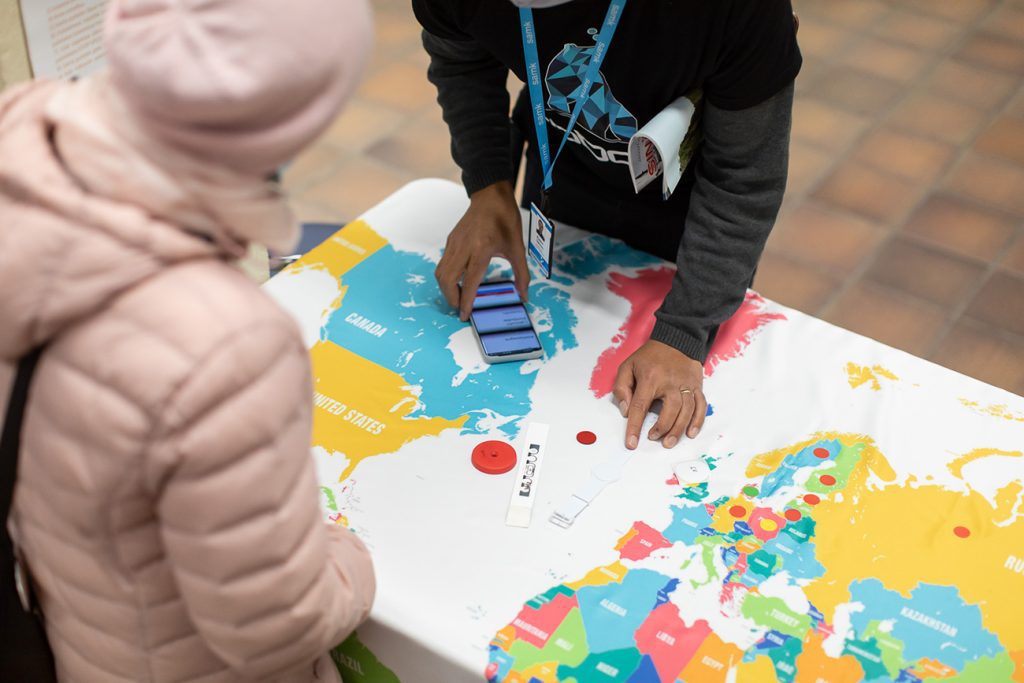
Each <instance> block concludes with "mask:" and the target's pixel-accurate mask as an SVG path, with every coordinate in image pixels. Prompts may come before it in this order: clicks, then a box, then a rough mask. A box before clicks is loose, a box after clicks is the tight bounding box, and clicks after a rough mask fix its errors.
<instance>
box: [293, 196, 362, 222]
mask: <svg viewBox="0 0 1024 683" xmlns="http://www.w3.org/2000/svg"><path fill="white" fill-rule="evenodd" d="M290 204H291V207H292V211H293V212H294V213H295V217H296V218H298V219H299V222H300V223H342V224H344V223H347V222H348V221H349V220H350V219H349V218H347V217H343V216H342V215H341V214H339V213H338V212H337V211H335V210H334V209H328V208H327V207H324V206H319V205H317V204H311V203H310V202H304V201H299V200H294V201H292V202H290Z"/></svg>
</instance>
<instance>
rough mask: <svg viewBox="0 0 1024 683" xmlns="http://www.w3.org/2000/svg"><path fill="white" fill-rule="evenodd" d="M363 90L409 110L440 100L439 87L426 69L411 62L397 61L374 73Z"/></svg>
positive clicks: (366, 94) (377, 99) (380, 101)
mask: <svg viewBox="0 0 1024 683" xmlns="http://www.w3.org/2000/svg"><path fill="white" fill-rule="evenodd" d="M359 93H360V94H361V95H362V96H363V97H365V98H366V99H368V100H371V101H373V102H376V103H378V104H385V105H388V106H391V107H394V108H395V109H399V110H401V111H406V112H414V111H419V110H421V109H422V108H423V107H428V106H431V105H433V103H435V102H436V101H437V90H436V89H435V88H434V86H433V85H432V84H431V83H430V81H428V80H427V74H426V72H424V71H422V70H421V69H419V68H417V67H416V66H414V65H413V64H410V63H407V62H395V63H394V64H390V65H388V66H386V67H384V68H383V69H381V70H380V71H378V72H377V73H375V74H371V75H370V76H369V77H368V78H367V79H366V82H365V83H363V85H362V87H361V88H360V89H359Z"/></svg>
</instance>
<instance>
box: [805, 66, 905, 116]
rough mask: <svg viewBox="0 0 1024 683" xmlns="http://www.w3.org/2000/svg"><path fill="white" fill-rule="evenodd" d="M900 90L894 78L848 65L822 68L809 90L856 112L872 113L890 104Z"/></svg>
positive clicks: (881, 110) (878, 112) (883, 109)
mask: <svg viewBox="0 0 1024 683" xmlns="http://www.w3.org/2000/svg"><path fill="white" fill-rule="evenodd" d="M903 90H904V88H903V86H902V85H900V84H899V83H896V82H895V81H891V80H889V79H886V78H881V77H879V76H876V75H874V74H870V73H867V72H865V71H861V70H859V69H854V68H852V67H849V66H835V67H831V68H829V69H828V70H826V72H825V73H824V74H823V75H822V77H821V78H820V79H819V81H818V82H817V83H816V84H815V87H814V88H813V89H812V90H811V94H813V95H814V96H815V97H817V98H819V99H821V100H823V101H825V102H828V103H831V104H834V105H835V106H838V107H842V108H844V109H848V110H850V111H853V112H857V113H858V114H865V115H868V116H875V115H877V114H880V113H881V112H883V111H885V110H886V109H888V108H889V107H890V106H892V104H893V103H894V102H895V101H896V100H897V99H899V97H900V95H902V94H903Z"/></svg>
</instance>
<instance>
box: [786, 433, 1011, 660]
mask: <svg viewBox="0 0 1024 683" xmlns="http://www.w3.org/2000/svg"><path fill="white" fill-rule="evenodd" d="M865 450H866V451H868V450H870V451H871V453H872V456H873V458H874V462H870V461H869V462H868V463H864V462H862V463H860V464H858V466H857V467H856V468H855V469H854V472H853V475H852V476H851V478H850V481H849V483H848V484H847V486H846V487H845V488H844V489H843V491H842V496H838V495H837V496H831V497H829V498H827V499H823V500H822V502H821V504H820V505H818V506H817V508H816V509H815V511H814V520H815V522H816V523H817V526H816V529H815V546H816V555H817V558H818V560H819V561H820V562H821V563H822V565H824V566H825V568H826V573H825V575H824V576H823V577H822V578H820V579H818V580H816V581H814V582H813V583H811V584H810V585H809V586H808V587H807V588H806V589H805V592H806V594H807V597H808V598H809V599H810V601H811V602H812V603H813V604H814V605H816V606H817V607H818V608H819V609H821V610H823V611H824V612H825V614H832V613H833V611H834V609H835V608H836V606H838V605H839V604H841V603H844V602H848V601H849V600H850V597H851V596H850V592H849V586H850V585H851V584H852V583H853V582H855V581H858V580H861V579H863V578H864V577H867V576H877V577H879V578H881V579H882V581H883V583H884V585H885V587H886V588H888V589H890V590H895V591H899V592H900V593H901V594H903V595H906V596H909V595H910V592H911V591H912V590H913V589H914V588H915V587H916V586H917V585H918V584H919V583H930V584H937V585H944V586H956V588H957V589H958V590H959V592H960V596H961V597H962V598H963V600H964V601H965V602H966V603H968V604H973V605H978V606H979V607H980V609H981V615H982V622H983V624H984V626H985V628H987V629H989V630H990V631H992V632H993V633H994V634H995V635H996V636H997V637H998V638H999V640H1000V642H1001V643H1002V644H1003V645H1005V646H1006V647H1007V648H1008V649H1009V650H1010V651H1011V652H1012V651H1015V650H1020V649H1024V619H1022V618H1021V611H1020V609H1021V608H1020V601H1019V600H1015V599H1013V596H1019V595H1022V594H1024V576H1022V575H1021V574H1018V573H1017V572H1015V571H1013V570H1012V568H1011V567H1012V562H1011V558H1014V557H1015V555H1016V556H1019V555H1022V554H1024V522H1021V520H1020V513H1016V512H1014V510H1013V508H1012V507H1009V506H1010V505H1011V504H1012V505H1016V501H1017V498H1016V497H1012V498H1011V497H1010V496H1008V495H999V496H997V497H996V500H995V501H989V500H988V499H987V498H985V497H984V496H983V495H982V494H980V493H978V492H976V491H974V490H971V489H968V490H967V491H966V492H960V491H953V490H949V489H945V488H942V487H940V486H934V485H925V486H918V485H917V483H916V482H915V481H914V480H913V479H911V481H909V482H907V483H905V484H903V485H898V486H892V485H889V486H883V487H880V488H872V487H869V486H868V485H867V471H868V470H869V469H875V470H878V469H882V470H884V469H886V468H888V463H887V462H885V458H884V456H882V455H881V453H878V452H877V450H876V449H875V448H874V447H873V446H871V447H870V448H869V449H865ZM883 462H884V467H879V465H880V464H881V463H883ZM962 465H963V463H961V465H960V467H962ZM951 469H952V468H951ZM883 478H884V479H886V478H887V477H883ZM1017 485H1018V486H1019V483H1017ZM1008 488H1009V487H1008ZM1007 520H1010V521H1011V522H1013V523H1007ZM1000 523H1002V526H999V524H1000ZM958 527H962V528H963V529H965V530H966V531H967V532H968V535H967V537H966V538H962V537H961V536H959V535H958V534H957V533H955V532H954V530H955V529H957V528H958ZM961 531H962V530H961Z"/></svg>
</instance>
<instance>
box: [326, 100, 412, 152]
mask: <svg viewBox="0 0 1024 683" xmlns="http://www.w3.org/2000/svg"><path fill="white" fill-rule="evenodd" d="M409 117H410V114H408V113H406V112H404V111H399V110H398V109H395V108H394V107H388V106H386V105H382V104H377V103H375V102H371V101H369V100H367V99H366V98H364V97H355V98H353V99H352V100H351V101H350V102H349V103H348V104H347V105H346V106H345V109H344V110H343V111H342V112H341V116H339V117H338V118H336V119H335V120H334V123H332V124H331V127H330V128H328V129H327V131H326V132H325V133H324V135H323V138H322V139H323V140H324V141H325V142H328V143H330V144H332V145H334V146H336V147H338V148H339V149H343V150H346V151H352V152H359V151H362V150H364V149H366V148H367V147H369V146H370V145H372V144H373V143H375V142H377V141H378V140H380V139H381V138H382V137H384V136H386V135H390V134H391V133H393V132H394V131H395V130H396V129H397V128H398V127H399V126H400V125H401V124H402V123H404V122H406V121H408V120H409Z"/></svg>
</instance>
